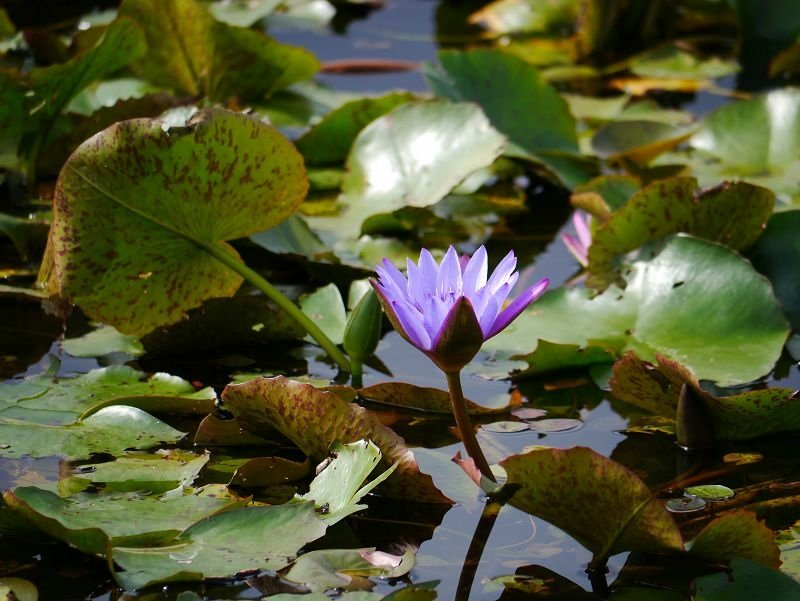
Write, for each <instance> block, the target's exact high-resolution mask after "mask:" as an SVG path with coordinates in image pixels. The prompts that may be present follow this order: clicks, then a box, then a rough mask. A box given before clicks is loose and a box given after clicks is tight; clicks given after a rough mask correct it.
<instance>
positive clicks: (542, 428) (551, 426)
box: [528, 418, 583, 434]
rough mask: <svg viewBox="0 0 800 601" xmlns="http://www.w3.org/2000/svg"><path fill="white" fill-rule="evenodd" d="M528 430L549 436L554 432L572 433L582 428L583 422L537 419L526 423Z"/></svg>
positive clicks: (564, 419) (565, 419)
mask: <svg viewBox="0 0 800 601" xmlns="http://www.w3.org/2000/svg"><path fill="white" fill-rule="evenodd" d="M528 425H529V426H530V429H531V430H533V431H534V432H538V433H539V434H551V433H554V432H574V431H575V430H580V429H581V428H583V422H582V421H581V420H579V419H567V418H562V419H537V420H535V421H531V422H528Z"/></svg>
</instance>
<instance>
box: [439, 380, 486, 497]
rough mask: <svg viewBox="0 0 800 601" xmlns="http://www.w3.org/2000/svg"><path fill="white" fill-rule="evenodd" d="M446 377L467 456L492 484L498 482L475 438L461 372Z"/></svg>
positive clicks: (451, 405) (451, 402)
mask: <svg viewBox="0 0 800 601" xmlns="http://www.w3.org/2000/svg"><path fill="white" fill-rule="evenodd" d="M445 376H447V388H448V389H449V390H450V407H451V408H452V409H453V415H454V416H455V418H456V426H457V427H458V431H459V433H460V434H461V442H463V443H464V448H465V449H466V450H467V455H469V456H470V457H471V458H472V459H473V460H474V461H475V466H476V467H477V468H478V469H479V470H480V472H481V474H483V475H484V476H486V477H487V478H489V480H491V481H492V482H497V479H495V477H494V474H492V470H491V469H489V462H487V461H486V457H484V456H483V451H482V450H481V446H480V445H479V444H478V439H477V438H476V437H475V430H473V429H472V422H471V421H470V419H469V413H467V403H466V401H465V400H464V392H463V391H462V390H461V372H460V371H454V372H445Z"/></svg>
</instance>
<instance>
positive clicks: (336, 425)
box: [222, 376, 447, 502]
mask: <svg viewBox="0 0 800 601" xmlns="http://www.w3.org/2000/svg"><path fill="white" fill-rule="evenodd" d="M222 398H223V402H224V404H225V407H226V408H227V409H228V410H229V411H231V412H232V413H233V414H234V415H235V416H236V418H237V420H238V421H239V423H240V424H241V425H242V427H243V428H245V429H246V430H249V431H250V432H253V433H255V434H261V433H263V432H270V431H272V430H273V429H277V430H278V431H279V432H281V433H282V434H283V435H284V436H286V437H287V438H289V439H290V440H291V441H292V442H294V443H295V444H296V445H297V446H298V447H299V448H300V450H301V451H303V452H304V453H305V454H306V455H308V456H309V457H311V459H312V460H313V461H322V460H323V459H325V458H326V457H327V456H328V448H329V446H330V444H331V443H333V442H334V441H339V442H342V443H348V442H355V441H357V440H362V439H363V440H371V441H372V442H374V443H375V444H376V445H377V446H378V448H379V449H380V450H381V453H382V454H383V461H384V464H385V465H384V468H385V467H388V466H389V465H391V464H393V463H397V464H398V466H397V469H396V470H395V472H394V473H393V474H392V476H391V477H390V478H389V479H388V480H387V481H386V482H385V483H384V485H383V486H382V487H381V492H383V493H384V494H386V495H391V496H400V497H402V498H412V499H417V500H420V501H434V502H447V500H446V498H445V497H444V496H443V495H442V494H441V493H440V492H439V491H438V490H437V489H436V487H435V486H434V485H433V482H432V480H431V478H430V476H428V475H425V474H422V473H421V472H420V471H419V467H418V466H417V462H416V460H415V459H414V455H413V453H412V452H411V451H410V450H409V449H408V447H406V445H405V442H404V441H403V439H402V438H400V437H399V436H398V435H397V434H395V433H394V432H393V431H392V430H390V429H389V428H387V427H385V426H383V425H381V423H380V422H379V421H378V419H377V417H375V415H373V414H372V413H370V412H368V411H367V410H366V409H364V408H362V407H359V406H358V405H355V404H353V403H350V404H348V403H345V402H344V401H342V400H341V399H339V398H338V397H337V396H336V395H334V394H332V393H330V392H324V391H321V390H319V389H317V388H315V387H313V386H311V385H309V384H301V383H299V382H294V381H292V380H288V379H286V378H284V377H282V376H279V377H276V378H258V379H255V380H250V381H249V382H245V383H244V384H232V385H230V384H229V385H228V386H227V387H226V388H225V390H224V391H223V393H222Z"/></svg>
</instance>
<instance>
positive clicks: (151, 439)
mask: <svg viewBox="0 0 800 601" xmlns="http://www.w3.org/2000/svg"><path fill="white" fill-rule="evenodd" d="M184 436H185V433H184V432H179V431H178V430H176V429H174V428H172V427H170V426H168V425H167V424H165V423H164V422H162V421H161V420H158V419H156V418H154V417H153V416H152V415H149V414H147V413H145V412H144V411H142V410H141V409H137V408H136V407H126V406H124V405H116V406H113V407H106V408H105V409H101V410H100V411H98V412H97V413H94V414H92V415H90V416H89V417H87V418H86V419H84V420H82V421H79V422H75V423H71V424H69V425H67V426H50V425H44V424H39V423H35V422H26V421H22V420H16V419H10V418H0V440H2V441H3V444H2V445H0V457H10V458H20V457H23V456H29V457H51V456H54V457H67V458H73V459H81V458H85V457H89V456H90V455H92V454H94V453H111V454H113V455H119V454H121V453H122V452H123V451H125V450H127V449H147V448H150V447H154V446H156V445H158V444H161V443H175V442H178V441H179V440H180V439H181V438H183V437H184Z"/></svg>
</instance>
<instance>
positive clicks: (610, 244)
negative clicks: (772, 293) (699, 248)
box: [589, 177, 775, 283]
mask: <svg viewBox="0 0 800 601" xmlns="http://www.w3.org/2000/svg"><path fill="white" fill-rule="evenodd" d="M696 188H697V181H696V180H695V179H693V178H686V177H676V178H671V179H665V180H659V181H656V182H654V183H652V184H650V185H649V186H646V187H645V188H643V189H642V190H640V191H639V192H637V193H636V194H634V195H633V196H632V197H631V198H630V199H629V200H628V201H627V202H626V203H625V204H624V205H623V206H622V207H621V208H620V209H618V210H617V211H615V212H614V213H613V214H612V215H611V217H610V218H609V219H608V221H606V222H605V223H603V224H602V225H600V226H599V227H598V228H597V229H596V230H595V232H594V234H593V236H592V244H591V246H590V247H589V270H590V272H591V273H592V274H593V276H594V278H593V280H594V282H595V283H600V282H603V281H608V280H609V279H610V278H613V261H614V259H615V258H616V257H618V256H620V255H623V254H625V253H628V252H630V251H632V250H636V249H637V248H639V247H641V246H642V245H644V244H645V243H647V242H649V241H650V240H658V239H660V238H665V237H666V236H669V235H671V234H676V233H678V232H684V233H688V234H693V235H695V236H698V237H701V238H704V239H706V240H711V241H713V242H719V243H721V244H724V245H725V246H727V247H729V248H732V249H734V250H740V249H743V248H747V247H748V246H750V245H752V244H753V243H754V242H755V241H756V240H757V239H758V237H759V236H760V235H761V232H762V231H763V229H764V226H765V224H766V222H767V220H768V219H769V217H770V215H771V214H772V209H773V206H774V204H775V195H774V194H773V193H772V192H770V191H769V190H767V189H766V188H760V187H758V186H753V185H752V184H748V183H745V182H736V183H725V184H722V185H720V186H718V187H716V188H713V189H711V190H707V191H705V192H702V193H700V194H697V193H695V189H696Z"/></svg>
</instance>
